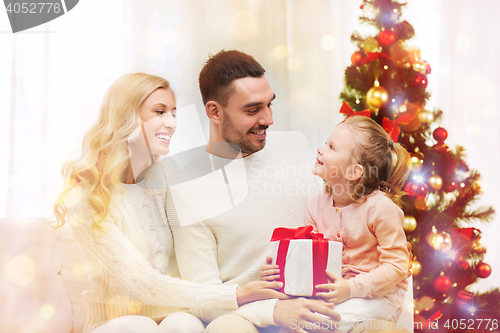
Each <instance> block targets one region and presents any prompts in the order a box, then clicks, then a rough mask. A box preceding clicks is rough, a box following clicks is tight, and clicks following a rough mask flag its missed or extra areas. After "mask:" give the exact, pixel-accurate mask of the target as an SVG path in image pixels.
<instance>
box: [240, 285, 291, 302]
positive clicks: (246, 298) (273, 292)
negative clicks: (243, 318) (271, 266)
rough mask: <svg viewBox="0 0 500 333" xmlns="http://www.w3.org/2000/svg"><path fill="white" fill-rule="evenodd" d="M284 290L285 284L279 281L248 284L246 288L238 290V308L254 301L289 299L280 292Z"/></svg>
mask: <svg viewBox="0 0 500 333" xmlns="http://www.w3.org/2000/svg"><path fill="white" fill-rule="evenodd" d="M281 288H283V282H278V281H252V282H249V283H247V284H246V285H245V286H244V287H241V288H238V289H237V290H236V299H237V301H238V306H241V305H243V304H245V303H250V302H253V301H260V300H264V299H270V298H277V299H288V298H290V297H289V296H287V295H285V294H283V293H281V292H279V291H278V290H279V289H281Z"/></svg>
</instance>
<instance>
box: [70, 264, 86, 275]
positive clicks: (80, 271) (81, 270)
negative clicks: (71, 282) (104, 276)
mask: <svg viewBox="0 0 500 333" xmlns="http://www.w3.org/2000/svg"><path fill="white" fill-rule="evenodd" d="M72 271H73V274H75V275H76V276H83V275H84V274H85V264H84V263H78V264H75V265H74V266H73V270H72Z"/></svg>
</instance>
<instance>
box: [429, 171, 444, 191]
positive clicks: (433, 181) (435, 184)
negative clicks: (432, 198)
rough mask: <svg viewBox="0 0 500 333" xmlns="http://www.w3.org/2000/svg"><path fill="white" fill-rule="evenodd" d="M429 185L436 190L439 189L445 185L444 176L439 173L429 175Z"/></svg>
mask: <svg viewBox="0 0 500 333" xmlns="http://www.w3.org/2000/svg"><path fill="white" fill-rule="evenodd" d="M429 186H430V188H432V189H433V190H434V191H439V190H440V189H441V187H443V178H441V177H439V176H438V175H432V176H430V177H429Z"/></svg>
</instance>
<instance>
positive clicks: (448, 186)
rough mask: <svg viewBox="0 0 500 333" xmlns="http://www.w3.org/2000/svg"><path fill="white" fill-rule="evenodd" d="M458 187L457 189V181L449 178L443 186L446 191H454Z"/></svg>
mask: <svg viewBox="0 0 500 333" xmlns="http://www.w3.org/2000/svg"><path fill="white" fill-rule="evenodd" d="M456 189H457V182H456V181H454V180H449V181H447V182H445V184H444V186H443V191H445V192H446V193H450V192H453V191H455V190H456Z"/></svg>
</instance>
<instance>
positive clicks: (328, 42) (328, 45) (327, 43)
mask: <svg viewBox="0 0 500 333" xmlns="http://www.w3.org/2000/svg"><path fill="white" fill-rule="evenodd" d="M335 44H336V40H335V37H333V36H332V35H326V36H323V38H321V47H322V48H323V49H325V50H332V49H333V48H334V47H335Z"/></svg>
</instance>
